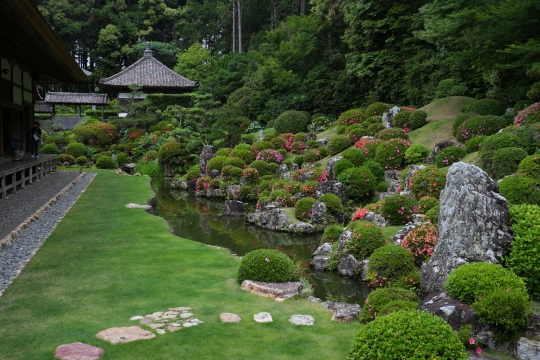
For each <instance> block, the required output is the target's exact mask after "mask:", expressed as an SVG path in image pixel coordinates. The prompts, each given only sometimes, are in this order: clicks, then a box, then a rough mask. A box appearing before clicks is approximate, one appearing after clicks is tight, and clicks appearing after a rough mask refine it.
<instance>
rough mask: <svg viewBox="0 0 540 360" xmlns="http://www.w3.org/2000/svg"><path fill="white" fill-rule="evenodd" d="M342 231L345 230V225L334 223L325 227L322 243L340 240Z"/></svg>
mask: <svg viewBox="0 0 540 360" xmlns="http://www.w3.org/2000/svg"><path fill="white" fill-rule="evenodd" d="M342 232H343V226H341V225H337V224H334V225H330V226H327V227H325V228H324V233H323V236H322V238H321V242H322V243H325V242H330V243H333V242H336V241H338V240H339V236H340V235H341V233H342Z"/></svg>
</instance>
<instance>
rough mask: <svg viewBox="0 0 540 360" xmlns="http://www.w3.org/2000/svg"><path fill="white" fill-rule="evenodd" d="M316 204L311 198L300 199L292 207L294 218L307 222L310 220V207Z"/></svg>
mask: <svg viewBox="0 0 540 360" xmlns="http://www.w3.org/2000/svg"><path fill="white" fill-rule="evenodd" d="M316 202H317V200H315V199H314V198H312V197H306V198H303V199H300V200H298V201H297V202H296V204H295V205H294V216H296V218H297V219H298V220H302V221H307V220H309V219H310V218H311V207H312V206H313V205H314V204H315V203H316Z"/></svg>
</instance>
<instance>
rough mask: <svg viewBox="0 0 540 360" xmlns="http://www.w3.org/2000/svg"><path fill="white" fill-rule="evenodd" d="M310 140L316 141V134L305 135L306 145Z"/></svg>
mask: <svg viewBox="0 0 540 360" xmlns="http://www.w3.org/2000/svg"><path fill="white" fill-rule="evenodd" d="M310 140H317V134H314V133H309V134H306V138H305V142H306V144H307V142H308V141H310Z"/></svg>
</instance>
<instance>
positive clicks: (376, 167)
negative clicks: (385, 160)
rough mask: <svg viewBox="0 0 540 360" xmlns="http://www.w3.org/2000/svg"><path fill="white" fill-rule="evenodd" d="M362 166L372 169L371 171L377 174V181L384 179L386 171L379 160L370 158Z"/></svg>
mask: <svg viewBox="0 0 540 360" xmlns="http://www.w3.org/2000/svg"><path fill="white" fill-rule="evenodd" d="M362 167H364V168H366V169H368V170H369V171H371V173H372V174H373V175H374V176H375V179H377V182H381V181H383V179H384V173H385V171H384V169H383V167H382V166H381V164H379V163H378V162H377V161H375V160H368V161H366V162H365V163H364V164H363V165H362Z"/></svg>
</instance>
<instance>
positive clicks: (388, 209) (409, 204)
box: [380, 194, 416, 225]
mask: <svg viewBox="0 0 540 360" xmlns="http://www.w3.org/2000/svg"><path fill="white" fill-rule="evenodd" d="M381 204H382V205H381V208H380V214H381V215H382V216H384V218H385V219H387V220H388V221H389V222H390V224H391V225H404V224H406V223H408V222H409V221H410V220H411V216H412V214H414V212H415V205H416V201H415V200H414V197H412V196H407V195H399V194H396V195H392V196H389V197H387V198H385V199H383V200H381Z"/></svg>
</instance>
